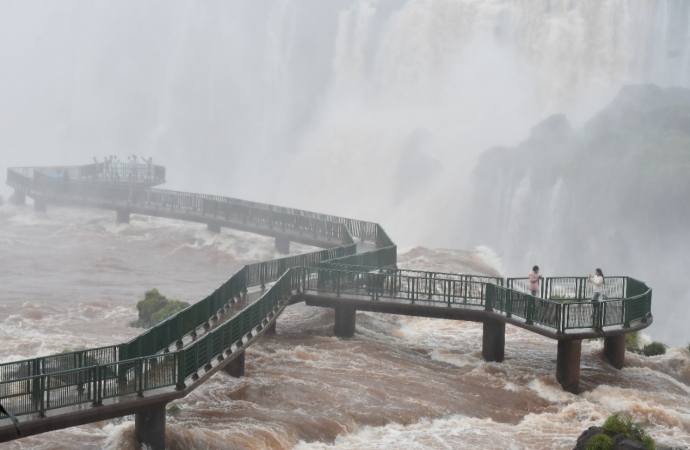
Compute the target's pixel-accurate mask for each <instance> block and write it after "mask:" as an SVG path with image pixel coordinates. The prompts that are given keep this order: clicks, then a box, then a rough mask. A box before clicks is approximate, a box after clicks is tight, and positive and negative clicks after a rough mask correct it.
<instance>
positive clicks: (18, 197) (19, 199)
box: [10, 191, 26, 205]
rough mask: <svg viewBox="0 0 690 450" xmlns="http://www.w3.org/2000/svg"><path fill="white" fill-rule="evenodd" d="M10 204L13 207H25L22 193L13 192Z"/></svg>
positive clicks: (24, 197) (24, 196)
mask: <svg viewBox="0 0 690 450" xmlns="http://www.w3.org/2000/svg"><path fill="white" fill-rule="evenodd" d="M10 203H12V204H13V205H26V195H24V193H23V192H19V191H14V194H12V196H10Z"/></svg>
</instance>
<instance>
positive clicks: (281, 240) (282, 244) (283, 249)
mask: <svg viewBox="0 0 690 450" xmlns="http://www.w3.org/2000/svg"><path fill="white" fill-rule="evenodd" d="M276 250H277V251H278V253H280V254H281V255H287V254H289V253H290V239H289V238H288V237H287V236H283V235H278V236H276Z"/></svg>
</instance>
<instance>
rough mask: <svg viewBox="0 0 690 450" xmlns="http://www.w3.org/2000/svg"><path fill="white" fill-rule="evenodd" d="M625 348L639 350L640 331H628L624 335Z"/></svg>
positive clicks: (637, 351) (632, 350)
mask: <svg viewBox="0 0 690 450" xmlns="http://www.w3.org/2000/svg"><path fill="white" fill-rule="evenodd" d="M625 349H626V350H628V351H629V352H635V353H639V352H640V332H639V331H635V332H634V333H628V334H626V335H625Z"/></svg>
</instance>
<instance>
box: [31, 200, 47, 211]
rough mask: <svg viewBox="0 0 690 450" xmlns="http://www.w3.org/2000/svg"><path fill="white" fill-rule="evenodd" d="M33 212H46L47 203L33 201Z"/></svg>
mask: <svg viewBox="0 0 690 450" xmlns="http://www.w3.org/2000/svg"><path fill="white" fill-rule="evenodd" d="M34 211H36V212H40V213H44V212H48V203H47V202H46V201H45V200H40V199H38V198H37V199H34Z"/></svg>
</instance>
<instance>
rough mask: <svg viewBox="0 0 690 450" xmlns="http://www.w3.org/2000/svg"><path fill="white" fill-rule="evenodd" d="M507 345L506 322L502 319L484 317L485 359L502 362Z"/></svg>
mask: <svg viewBox="0 0 690 450" xmlns="http://www.w3.org/2000/svg"><path fill="white" fill-rule="evenodd" d="M505 347H506V324H505V322H501V321H500V320H494V319H484V332H483V335H482V357H483V358H484V360H485V361H492V362H502V361H503V358H504V356H505Z"/></svg>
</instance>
